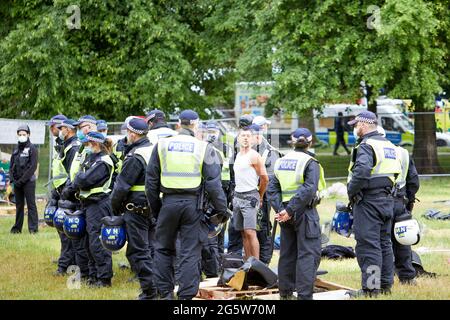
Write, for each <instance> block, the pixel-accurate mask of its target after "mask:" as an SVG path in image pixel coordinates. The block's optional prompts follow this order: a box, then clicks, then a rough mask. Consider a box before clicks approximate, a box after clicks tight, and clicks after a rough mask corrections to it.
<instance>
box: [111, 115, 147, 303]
mask: <svg viewBox="0 0 450 320" xmlns="http://www.w3.org/2000/svg"><path fill="white" fill-rule="evenodd" d="M127 128H128V134H127V141H128V145H127V148H126V149H125V154H126V156H125V160H124V162H123V167H122V171H121V173H120V174H119V175H118V176H117V180H116V184H115V186H114V190H113V192H112V193H111V206H112V209H113V213H114V214H115V215H120V214H122V213H123V212H125V214H124V220H125V223H126V232H127V239H128V245H127V252H126V256H127V258H128V261H129V262H130V265H131V268H132V270H133V271H135V273H136V274H137V276H138V278H139V282H140V285H141V290H142V293H141V294H140V296H139V299H141V300H148V299H154V298H156V289H155V287H154V285H153V258H152V255H151V252H150V247H151V246H152V245H153V243H152V242H153V241H154V237H152V236H151V234H153V233H154V224H155V222H154V221H153V217H152V216H151V215H150V209H149V207H148V202H147V198H146V195H145V170H146V168H147V165H148V163H149V160H150V156H151V153H152V149H153V147H152V146H151V145H150V141H149V140H148V138H147V136H146V134H147V132H148V125H147V122H146V121H145V120H144V119H139V118H135V119H131V120H130V121H129V123H128V125H127Z"/></svg>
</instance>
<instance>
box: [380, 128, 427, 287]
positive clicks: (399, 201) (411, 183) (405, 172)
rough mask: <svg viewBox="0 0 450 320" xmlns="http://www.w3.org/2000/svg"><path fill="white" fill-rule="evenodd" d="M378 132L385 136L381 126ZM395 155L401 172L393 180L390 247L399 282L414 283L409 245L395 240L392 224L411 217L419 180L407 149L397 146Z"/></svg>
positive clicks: (413, 270) (414, 273)
mask: <svg viewBox="0 0 450 320" xmlns="http://www.w3.org/2000/svg"><path fill="white" fill-rule="evenodd" d="M378 132H379V133H381V135H382V136H383V137H385V136H386V133H385V132H384V129H383V128H381V127H378ZM397 155H398V156H399V158H400V164H401V168H402V172H401V173H400V174H399V175H398V177H397V180H396V181H395V184H396V192H395V196H394V221H393V223H392V230H391V231H392V233H391V241H392V249H393V252H394V261H395V269H396V273H397V275H398V277H399V280H400V283H401V284H410V285H414V284H416V283H415V280H414V278H415V276H416V269H415V268H414V266H413V264H412V251H411V246H405V245H401V244H399V243H398V242H397V240H396V239H395V236H394V224H395V222H398V221H403V220H408V219H411V218H412V215H411V212H412V210H413V207H414V202H415V200H416V193H417V191H419V187H420V182H419V175H418V173H417V169H416V166H415V164H414V161H413V159H412V158H411V157H410V156H409V152H408V150H406V149H405V148H402V147H400V146H397Z"/></svg>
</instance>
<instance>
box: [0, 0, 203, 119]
mask: <svg viewBox="0 0 450 320" xmlns="http://www.w3.org/2000/svg"><path fill="white" fill-rule="evenodd" d="M73 4H74V2H73V1H72V0H59V1H39V0H34V1H32V3H31V4H29V1H9V7H8V6H2V7H1V8H2V16H5V17H7V18H8V21H12V20H14V19H15V18H16V17H19V19H18V22H17V23H15V24H13V25H12V27H11V28H10V30H8V32H7V34H6V35H5V34H0V35H1V36H2V38H0V100H1V101H2V102H3V103H4V106H3V108H2V111H1V116H3V117H18V116H20V112H21V111H22V110H26V111H27V112H28V116H29V117H32V118H41V119H42V118H48V117H49V116H51V115H53V114H55V113H62V112H63V113H65V114H67V115H68V116H71V117H78V116H80V115H82V114H93V115H95V116H99V117H101V118H104V119H107V120H123V119H124V118H125V117H126V116H128V115H130V114H142V113H143V112H144V110H145V109H150V108H159V109H162V110H165V111H168V112H171V111H173V110H174V109H175V108H177V107H179V108H194V109H198V110H203V109H204V107H205V106H206V105H207V101H206V99H205V98H204V97H202V96H201V95H199V94H198V92H195V90H193V89H192V88H193V87H198V86H199V79H198V77H196V71H197V70H195V69H194V67H193V65H192V61H193V57H195V56H196V48H197V47H198V46H197V42H198V41H199V38H198V36H197V34H196V33H195V32H194V31H193V29H192V26H191V25H190V22H191V21H193V20H195V19H194V17H192V16H187V14H188V13H189V14H194V13H195V10H188V6H190V4H189V3H183V2H179V1H139V0H133V1H112V0H110V1H84V2H82V4H80V7H79V9H80V13H81V19H80V29H70V28H68V27H67V26H66V20H67V18H69V16H71V15H72V14H73V13H72V12H69V13H67V12H66V9H67V8H68V7H70V6H71V5H73Z"/></svg>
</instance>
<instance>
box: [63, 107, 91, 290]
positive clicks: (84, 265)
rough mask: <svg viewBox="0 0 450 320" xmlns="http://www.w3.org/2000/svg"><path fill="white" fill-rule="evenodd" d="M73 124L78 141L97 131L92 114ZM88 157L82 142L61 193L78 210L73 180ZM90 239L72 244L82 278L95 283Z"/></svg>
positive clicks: (88, 282) (79, 205)
mask: <svg viewBox="0 0 450 320" xmlns="http://www.w3.org/2000/svg"><path fill="white" fill-rule="evenodd" d="M71 124H72V125H73V126H74V127H76V128H77V131H76V136H77V139H78V141H80V140H83V139H85V137H86V135H87V134H88V133H89V132H95V131H97V120H96V119H95V118H94V117H93V116H90V115H85V116H82V117H80V118H79V119H78V121H76V122H73V123H71ZM80 142H81V141H80ZM86 157H87V152H86V148H85V145H83V144H81V145H80V147H79V148H78V150H77V152H76V153H75V156H74V157H73V160H72V162H71V163H70V170H69V181H68V182H67V183H66V185H65V187H64V189H63V191H62V193H61V199H63V200H69V201H71V202H74V203H76V206H77V209H78V210H82V203H81V201H80V199H79V196H78V194H77V192H76V191H77V190H76V188H74V187H73V181H74V179H75V176H76V175H77V173H78V172H80V170H81V164H82V163H83V162H84V161H85V159H86ZM88 241H89V238H88V235H85V236H84V237H83V238H82V239H80V240H72V246H73V247H74V250H75V261H76V264H77V266H79V267H80V269H81V270H80V271H81V276H82V278H86V276H87V278H88V279H87V284H88V285H95V284H96V283H97V281H98V279H97V269H96V267H95V261H94V260H93V258H92V256H90V255H89V254H88V247H89V242H88Z"/></svg>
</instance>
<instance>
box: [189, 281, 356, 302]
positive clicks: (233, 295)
mask: <svg viewBox="0 0 450 320" xmlns="http://www.w3.org/2000/svg"><path fill="white" fill-rule="evenodd" d="M218 280H219V278H211V279H207V280H206V281H204V282H201V283H200V289H199V292H198V294H197V297H196V300H235V299H261V300H278V299H279V298H280V296H279V290H278V288H274V289H265V288H262V287H258V286H250V287H249V288H248V289H247V290H240V291H238V290H235V289H233V288H230V287H218V286H217V281H218ZM314 286H315V290H314V292H316V293H314V299H317V300H332V299H339V300H342V299H345V292H346V291H347V290H354V289H353V288H350V287H346V286H342V285H340V284H337V283H334V282H329V281H325V280H322V279H316V282H315V284H314Z"/></svg>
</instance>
